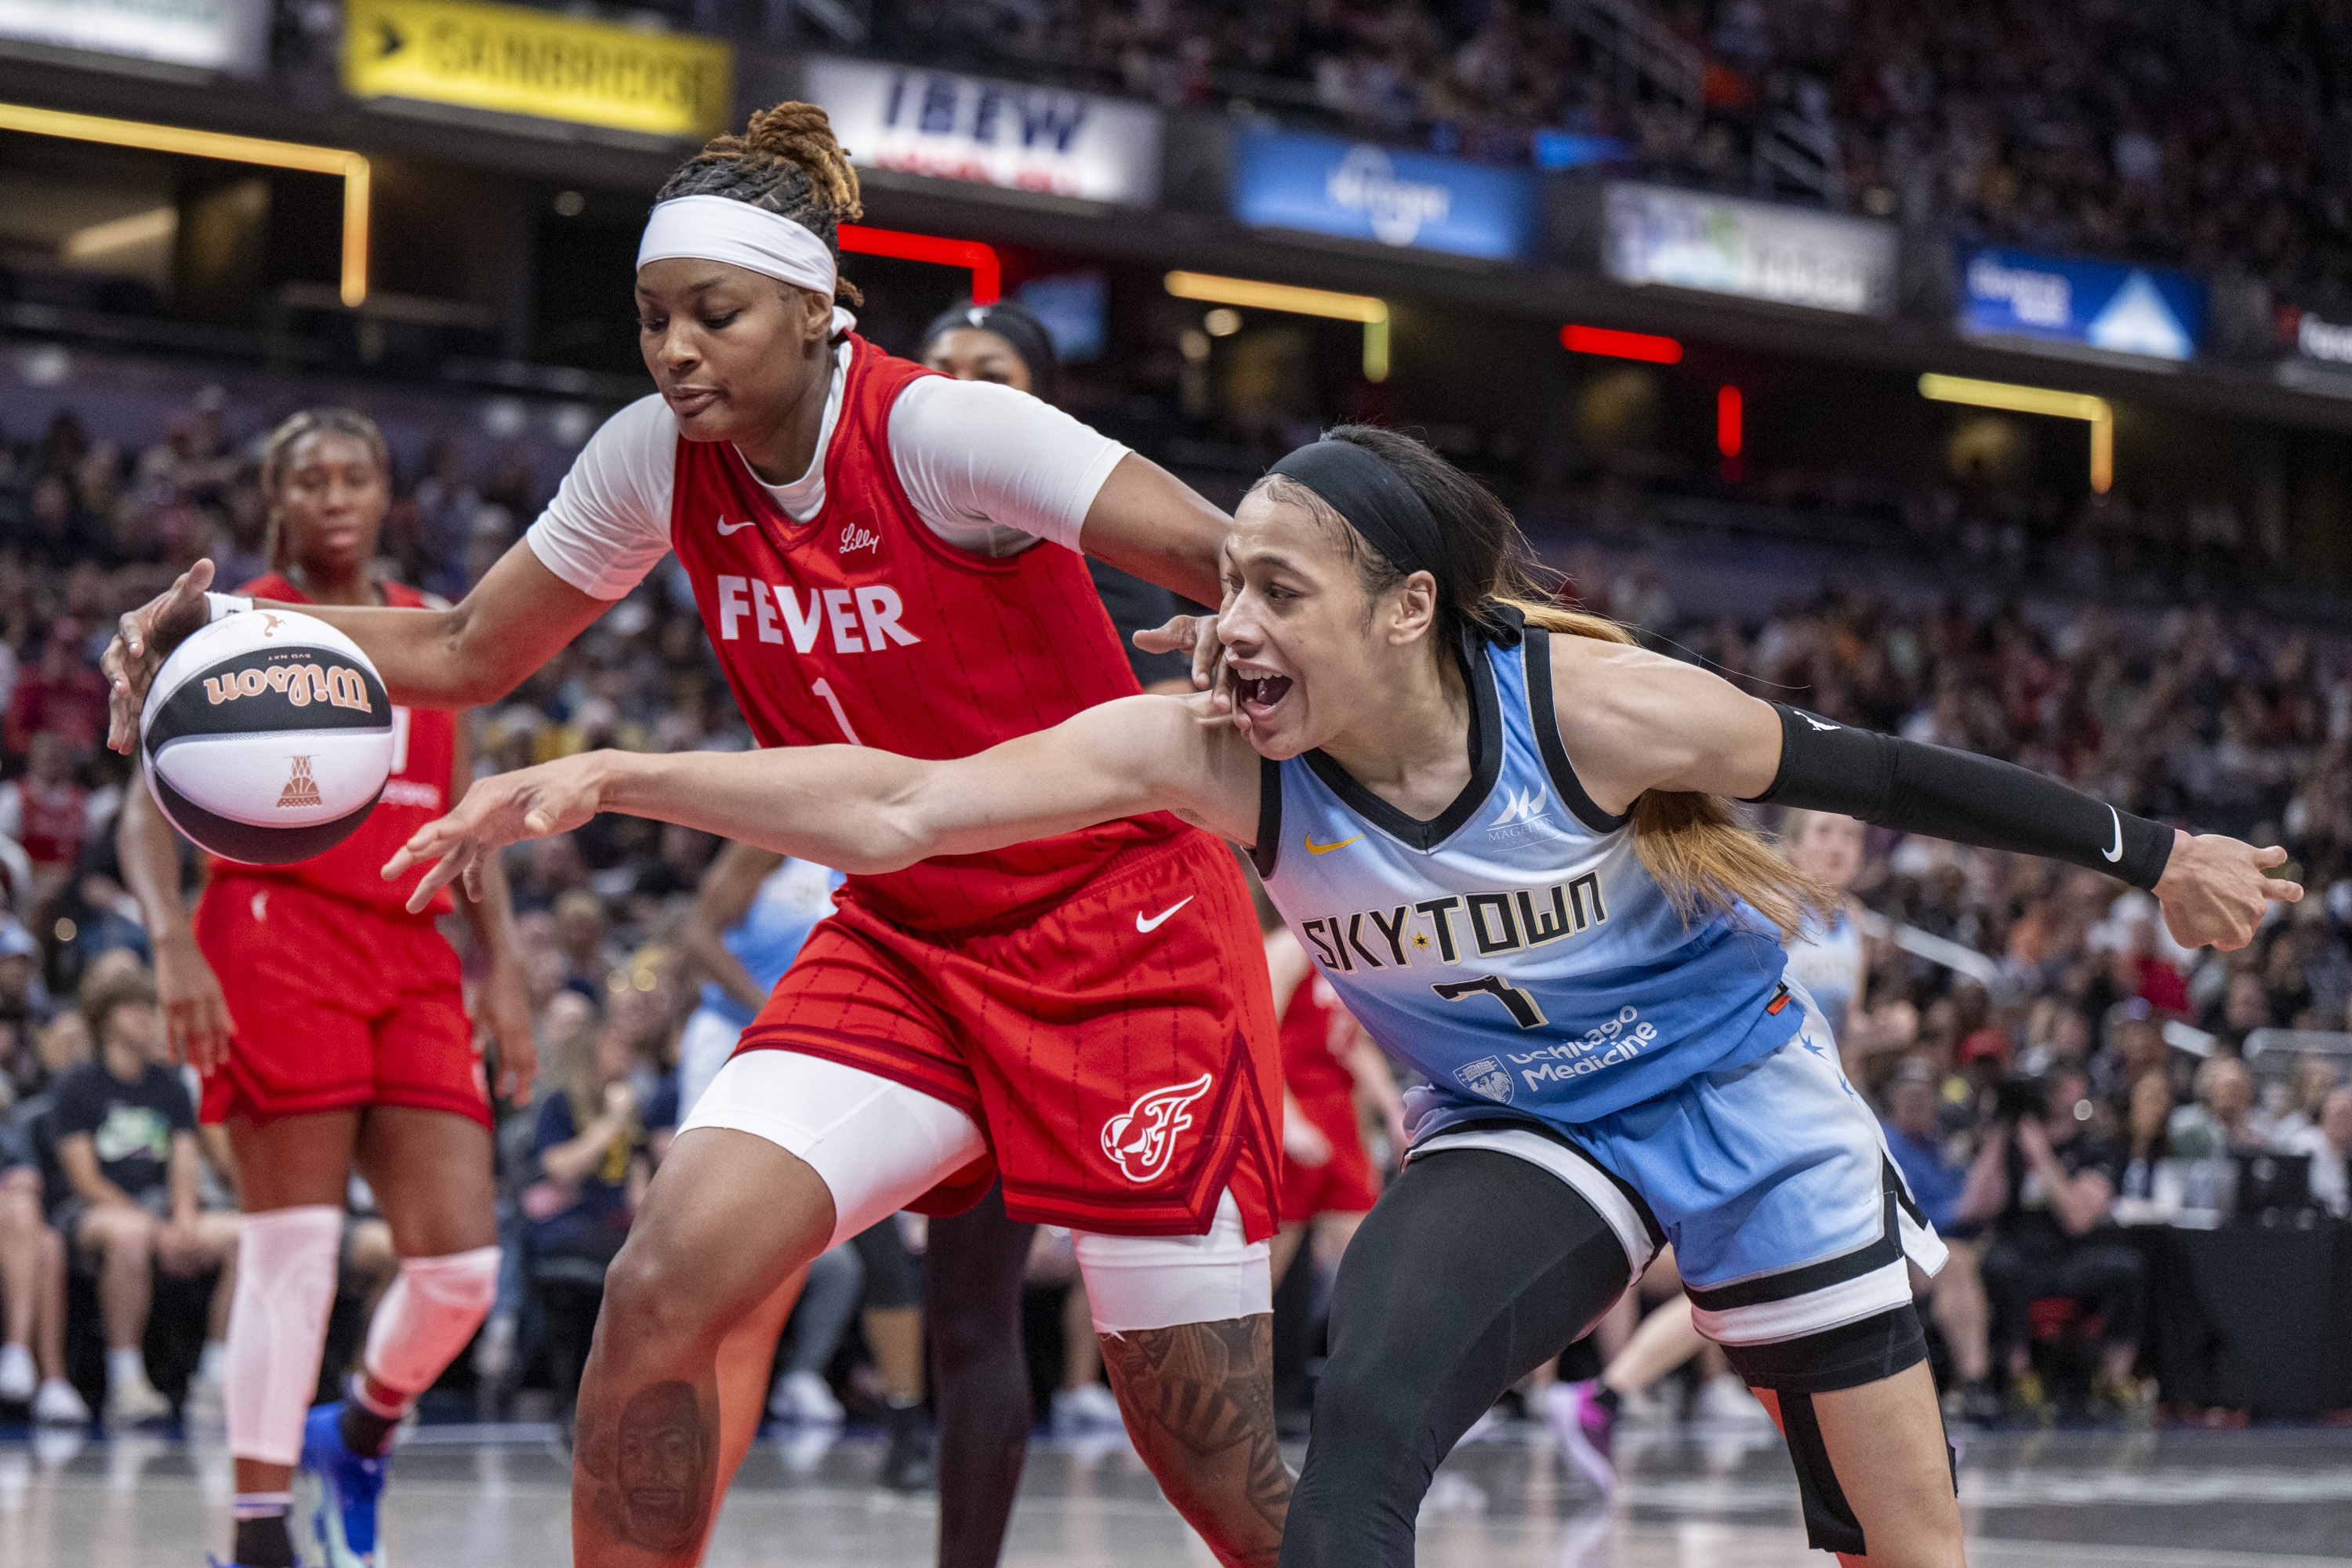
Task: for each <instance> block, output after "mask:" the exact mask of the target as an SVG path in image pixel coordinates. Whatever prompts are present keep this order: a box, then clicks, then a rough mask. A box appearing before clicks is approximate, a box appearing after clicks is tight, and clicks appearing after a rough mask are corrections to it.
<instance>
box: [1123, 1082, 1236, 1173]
mask: <svg viewBox="0 0 2352 1568" xmlns="http://www.w3.org/2000/svg"><path fill="white" fill-rule="evenodd" d="M1214 1078H1215V1075H1214V1074H1213V1073H1205V1072H1204V1073H1202V1075H1201V1076H1200V1077H1199V1078H1196V1079H1193V1080H1192V1082H1190V1083H1178V1084H1171V1085H1169V1086H1168V1087H1167V1088H1166V1089H1153V1090H1152V1091H1151V1092H1150V1093H1149V1094H1146V1095H1144V1096H1142V1097H1141V1098H1140V1099H1139V1100H1136V1102H1135V1103H1134V1104H1133V1105H1131V1106H1129V1107H1128V1108H1127V1110H1125V1111H1123V1112H1122V1113H1120V1114H1119V1115H1117V1116H1114V1117H1112V1118H1111V1119H1110V1120H1109V1121H1106V1122H1104V1123H1103V1130H1102V1149H1103V1152H1104V1153H1105V1154H1108V1155H1109V1156H1110V1162H1111V1163H1112V1164H1114V1165H1117V1166H1118V1170H1119V1174H1121V1175H1123V1176H1125V1177H1126V1178H1127V1179H1128V1180H1129V1181H1130V1182H1138V1183H1141V1182H1155V1181H1158V1180H1159V1179H1160V1177H1161V1176H1162V1175H1164V1174H1165V1173H1167V1170H1168V1162H1169V1159H1170V1157H1171V1155H1173V1154H1174V1153H1175V1152H1176V1134H1178V1133H1179V1132H1181V1131H1184V1130H1185V1129H1186V1128H1188V1127H1190V1126H1192V1115H1191V1113H1190V1111H1191V1107H1192V1102H1193V1101H1194V1100H1198V1099H1200V1098H1201V1097H1202V1095H1204V1094H1206V1093H1208V1092H1209V1085H1210V1083H1211V1082H1212V1081H1213V1079H1214Z"/></svg>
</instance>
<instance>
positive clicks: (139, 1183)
mask: <svg viewBox="0 0 2352 1568" xmlns="http://www.w3.org/2000/svg"><path fill="white" fill-rule="evenodd" d="M81 1015H82V1020H83V1022H84V1024H85V1025H87V1026H88V1027H89V1037H90V1039H91V1041H92V1042H93V1043H94V1044H95V1046H96V1048H97V1052H98V1055H97V1059H96V1060H94V1061H89V1062H85V1063H83V1064H82V1065H81V1066H80V1067H78V1068H75V1069H74V1070H73V1071H72V1072H70V1073H68V1074H67V1075H66V1077H65V1079H64V1081H62V1082H60V1083H59V1084H58V1087H57V1095H56V1108H55V1116H56V1127H57V1141H58V1142H57V1153H58V1165H59V1167H60V1169H61V1170H62V1171H63V1173H64V1175H65V1179H66V1181H67V1183H68V1187H69V1189H70V1190H69V1191H68V1193H66V1194H64V1195H63V1198H62V1201H61V1202H58V1204H56V1205H54V1206H53V1208H52V1210H51V1219H52V1222H53V1223H54V1224H55V1225H56V1226H57V1227H58V1230H59V1231H60V1232H62V1233H64V1234H65V1236H66V1237H68V1239H69V1240H70V1241H72V1243H73V1244H74V1245H75V1246H76V1247H79V1248H80V1249H81V1250H82V1251H84V1252H86V1253H88V1254H89V1255H91V1256H92V1257H93V1258H95V1259H96V1261H97V1264H98V1270H99V1301H100V1310H101V1311H102V1312H103V1314H104V1317H105V1332H106V1383H107V1392H106V1414H107V1418H108V1420H109V1421H110V1422H112V1423H116V1424H119V1425H136V1424H138V1423H141V1422H144V1421H152V1420H156V1419H159V1418H161V1417H163V1416H165V1415H170V1414H171V1410H172V1406H171V1402H170V1401H168V1400H166V1399H165V1398H164V1397H163V1394H161V1393H159V1392H157V1390H156V1388H155V1386H154V1384H152V1383H150V1382H149V1381H148V1377H147V1368H146V1363H145V1361H144V1359H143V1357H142V1353H141V1349H140V1347H141V1345H142V1342H143V1341H144V1339H145V1336H146V1332H147V1314H148V1309H149V1306H150V1304H151V1303H152V1300H153V1296H154V1284H155V1273H156V1270H158V1269H161V1270H163V1272H165V1273H167V1274H173V1275H177V1276H183V1277H186V1276H193V1275H199V1274H203V1273H206V1272H208V1271H210V1270H213V1269H219V1270H220V1280H219V1283H218V1285H217V1287H216V1288H215V1297H216V1300H217V1302H218V1303H219V1304H220V1306H221V1307H223V1308H225V1305H226V1300H227V1294H228V1292H229V1290H230V1289H233V1288H234V1286H233V1281H232V1279H231V1278H230V1276H231V1268H230V1267H229V1265H230V1264H231V1263H232V1262H233V1260H234V1258H235V1256H236V1230H237V1226H236V1215H223V1214H211V1215H207V1214H205V1213H203V1212H201V1209H200V1207H199V1203H198V1194H199V1177H198V1174H197V1165H198V1161H199V1158H200V1157H199V1155H198V1154H197V1152H196V1132H195V1128H196V1111H195V1106H194V1103H193V1102H192V1101H191V1100H189V1099H188V1091H187V1089H186V1088H185V1087H184V1086H183V1085H182V1083H181V1081H180V1076H179V1074H178V1073H177V1072H176V1071H174V1070H173V1068H170V1067H169V1066H167V1065H165V1062H164V1052H165V1048H166V1047H165V1039H164V1033H163V1012H162V1010H161V1009H160V1008H158V1007H157V1006H156V1005H155V984H154V982H153V980H152V979H151V978H150V977H149V976H148V975H147V973H145V972H144V971H143V970H141V971H137V972H133V973H106V974H100V975H96V976H93V977H92V984H91V985H90V986H89V992H88V994H85V995H84V996H83V997H82V999H81ZM218 1316H219V1311H218V1310H216V1311H215V1318H217V1317H218ZM205 1352H206V1360H207V1361H209V1362H211V1363H215V1364H218V1363H221V1361H222V1360H223V1359H224V1353H225V1352H223V1351H222V1349H221V1348H220V1347H219V1346H217V1345H216V1344H213V1343H209V1342H208V1343H207V1344H206V1346H205Z"/></svg>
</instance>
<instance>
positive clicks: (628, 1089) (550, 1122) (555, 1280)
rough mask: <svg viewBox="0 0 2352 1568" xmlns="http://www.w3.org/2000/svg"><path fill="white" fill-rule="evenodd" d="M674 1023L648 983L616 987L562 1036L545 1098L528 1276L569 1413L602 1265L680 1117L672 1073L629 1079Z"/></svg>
mask: <svg viewBox="0 0 2352 1568" xmlns="http://www.w3.org/2000/svg"><path fill="white" fill-rule="evenodd" d="M666 1022H667V1020H665V1019H663V1018H662V1017H661V1016H659V1015H658V1013H657V1012H656V1005H655V1002H654V1000H653V998H652V997H651V996H650V995H649V994H646V993H644V992H640V991H637V990H635V989H634V988H631V989H628V990H624V991H617V992H614V993H613V994H612V999H611V1004H610V1005H609V1007H608V1008H607V1010H606V1012H605V1013H604V1016H603V1017H602V1018H601V1019H599V1018H598V1017H596V1016H594V1015H593V1014H591V1015H590V1016H588V1017H587V1018H586V1019H585V1020H584V1021H583V1023H582V1024H581V1025H580V1026H579V1027H577V1028H576V1029H574V1030H573V1031H572V1034H571V1036H570V1037H568V1038H566V1039H564V1040H563V1041H562V1042H561V1043H560V1044H559V1045H558V1047H557V1048H556V1052H555V1059H554V1071H553V1073H552V1074H551V1084H550V1092H549V1093H548V1094H547V1096H546V1098H545V1099H544V1100H542V1101H541V1104H540V1109H539V1129H538V1135H537V1137H536V1138H535V1139H534V1140H533V1158H534V1160H535V1161H536V1163H537V1165H538V1174H537V1177H536V1179H535V1180H533V1181H532V1182H531V1183H530V1185H528V1186H527V1187H525V1188H524V1189H523V1194H522V1210H523V1213H524V1215H526V1216H527V1217H528V1218H529V1219H530V1252H531V1264H530V1277H531V1281H532V1284H533V1285H534V1286H535V1287H537V1288H538V1290H539V1293H540V1297H541V1302H542V1304H543V1305H544V1307H545V1309H546V1313H547V1345H548V1352H549V1355H550V1357H551V1359H552V1360H553V1362H554V1364H555V1380H556V1389H555V1392H556V1395H557V1399H558V1402H559V1408H561V1409H563V1410H564V1411H566V1412H567V1413H568V1412H569V1410H570V1408H571V1405H572V1400H573V1399H574V1398H575V1397H577V1395H578V1394H579V1391H580V1373H581V1369H582V1368H583V1366H584V1365H585V1364H586V1363H587V1356H588V1343H589V1337H590V1335H591V1334H592V1333H593V1330H594V1328H595V1322H596V1311H597V1309H598V1307H599V1306H601V1305H602V1303H603V1301H604V1270H605V1268H606V1267H607V1266H609V1265H610V1264H611V1263H612V1261H613V1258H614V1255H615V1254H617V1253H618V1252H619V1251H620V1250H621V1244H622V1243H623V1242H625V1241H626V1240H627V1239H628V1237H629V1222H630V1220H631V1219H632V1218H634V1217H635V1214H636V1211H637V1204H638V1202H639V1200H640V1199H641V1198H643V1196H644V1195H645V1190H646V1182H647V1181H648V1180H649V1179H650V1178H651V1176H652V1174H653V1165H654V1161H655V1158H656V1154H657V1153H658V1152H659V1150H660V1149H664V1148H667V1137H664V1136H662V1135H663V1134H667V1133H668V1132H669V1131H671V1130H673V1129H674V1128H675V1127H676V1126H677V1082H676V1079H666V1080H662V1081H661V1082H660V1083H659V1084H657V1086H656V1087H655V1088H654V1089H652V1091H651V1092H650V1093H641V1092H640V1090H639V1089H638V1087H637V1085H636V1084H635V1083H633V1082H632V1081H631V1077H632V1074H634V1073H635V1072H636V1071H637V1070H638V1069H639V1068H640V1067H641V1066H642V1063H643V1056H642V1053H643V1051H644V1048H645V1047H646V1045H647V1044H648V1043H649V1039H650V1038H651V1037H657V1036H658V1034H659V1033H660V1028H661V1026H662V1025H663V1024H664V1023H666ZM657 1138H658V1139H659V1142H658V1144H657V1142H656V1139H657Z"/></svg>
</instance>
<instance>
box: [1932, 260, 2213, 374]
mask: <svg viewBox="0 0 2352 1568" xmlns="http://www.w3.org/2000/svg"><path fill="white" fill-rule="evenodd" d="M1959 327H1960V331H1963V332H1966V333H1968V334H1969V336H1971V337H2006V338H2033V339H2038V340H2040V341H2042V342H2060V343H2080V344H2083V345H2084V346H2085V347H2088V348H2095V349H2105V350H2107V351H2108V352H2109V353H2124V354H2141V355H2145V356H2147V358H2150V359H2168V360H2185V359H2194V358H2195V357H2196V355H2197V342H2198V340H2199V338H2200V337H2201V336H2203V334H2204V331H2205V285H2203V284H2202V283H2200V282H2199V281H2198V280H2197V279H2194V278H2191V277H2189V276H2188V275H2187V274H2185V273H2180V272H2167V271H2165V270H2163V269H2162V268H2155V267H2126V266H2124V265H2122V264H2120V263H2118V262H2113V261H2083V260H2077V259H2075V258H2071V257H2057V256H2037V255H2035V254H2033V253H2032V252H2031V251H2024V250H2008V249H2003V248H2000V247H1995V246H1983V247H1970V246H1963V247H1961V248H1960V321H1959Z"/></svg>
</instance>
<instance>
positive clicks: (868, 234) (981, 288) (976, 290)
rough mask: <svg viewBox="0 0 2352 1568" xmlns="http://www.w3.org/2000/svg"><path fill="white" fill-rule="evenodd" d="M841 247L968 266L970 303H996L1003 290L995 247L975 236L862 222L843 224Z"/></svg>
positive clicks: (899, 257) (911, 259)
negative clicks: (913, 231) (910, 231)
mask: <svg viewBox="0 0 2352 1568" xmlns="http://www.w3.org/2000/svg"><path fill="white" fill-rule="evenodd" d="M841 248H842V249H844V250H847V251H852V252H855V253H856V254H857V255H860V256H887V257H890V258H893V259H895V260H898V261H929V262H930V263H932V264H933V265H935V266H940V267H963V268H970V269H971V302H972V303H973V304H975V305H993V304H995V303H996V301H997V300H998V299H999V298H1000V297H1002V295H1003V274H1002V272H1001V271H1000V270H999V268H998V267H997V265H996V251H995V248H994V247H992V246H986V245H982V243H981V242H980V241H978V240H976V239H946V238H943V237H940V236H939V235H936V234H908V233H907V232H906V231H905V230H903V229H896V228H868V227H867V226H866V225H864V224H862V223H845V224H843V225H842V226H841Z"/></svg>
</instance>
